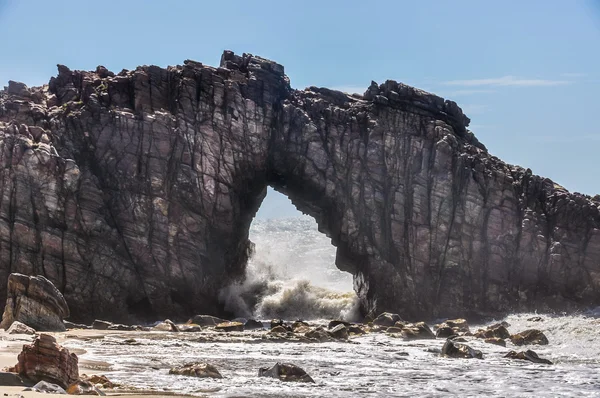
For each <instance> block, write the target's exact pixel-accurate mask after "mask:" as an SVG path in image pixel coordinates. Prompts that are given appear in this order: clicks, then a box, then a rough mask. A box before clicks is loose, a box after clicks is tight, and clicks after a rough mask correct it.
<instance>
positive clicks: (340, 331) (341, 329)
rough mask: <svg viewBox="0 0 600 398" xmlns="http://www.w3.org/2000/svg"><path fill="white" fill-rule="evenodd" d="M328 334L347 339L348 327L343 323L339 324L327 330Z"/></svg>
mask: <svg viewBox="0 0 600 398" xmlns="http://www.w3.org/2000/svg"><path fill="white" fill-rule="evenodd" d="M329 334H330V335H331V337H333V338H334V339H338V340H348V329H347V328H346V326H345V325H343V324H341V323H340V324H339V325H337V326H335V327H334V328H333V329H331V330H330V331H329Z"/></svg>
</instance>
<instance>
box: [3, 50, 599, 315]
mask: <svg viewBox="0 0 600 398" xmlns="http://www.w3.org/2000/svg"><path fill="white" fill-rule="evenodd" d="M468 124H469V119H468V118H467V117H466V116H465V115H464V114H463V112H462V110H461V109H460V108H459V107H458V106H457V105H456V103H454V102H452V101H448V100H444V99H443V98H440V97H438V96H435V95H433V94H429V93H426V92H424V91H421V90H418V89H415V88H412V87H409V86H406V85H404V84H401V83H397V82H394V81H386V82H385V83H383V84H377V83H375V82H373V83H372V84H371V86H370V87H369V88H368V89H367V90H366V92H365V93H364V95H363V96H358V95H354V96H350V95H347V94H344V93H341V92H338V91H333V90H329V89H326V88H318V87H310V88H307V89H305V90H294V89H292V88H291V86H290V82H289V80H288V78H287V77H286V76H285V74H284V69H283V67H282V66H281V65H279V64H277V63H274V62H271V61H268V60H265V59H262V58H259V57H253V56H249V55H244V56H238V55H235V54H233V53H232V52H229V51H226V52H225V53H224V54H223V57H222V60H221V65H220V67H218V68H214V67H210V66H206V65H203V64H201V63H199V62H195V61H185V62H184V65H181V66H174V67H169V68H166V69H164V68H160V67H157V66H140V67H138V68H136V69H134V70H131V71H126V70H125V71H122V72H120V73H118V74H114V73H112V72H110V71H108V70H107V69H106V68H104V67H99V68H97V69H96V70H95V71H93V72H84V71H72V70H70V69H69V68H67V67H66V66H63V65H60V66H59V67H58V75H57V76H56V77H53V78H52V79H51V80H50V83H49V85H46V86H43V87H38V88H28V87H26V86H24V85H22V84H18V83H10V84H9V87H8V88H7V90H4V91H1V92H0V163H1V166H2V167H0V238H1V239H0V280H2V279H3V277H4V279H5V278H6V277H8V275H9V274H10V273H12V272H21V273H24V274H41V275H44V276H45V277H47V278H48V279H49V280H51V281H52V282H54V283H55V284H56V286H57V287H58V288H59V289H60V291H62V292H63V294H64V295H65V298H66V300H67V302H68V303H69V306H70V308H71V312H72V318H73V320H75V321H84V320H85V321H91V320H93V319H95V318H100V317H102V318H107V319H110V320H112V321H117V322H124V321H127V322H128V323H131V322H132V321H133V320H136V319H157V318H159V317H161V318H165V317H173V318H174V319H182V318H184V317H189V315H190V314H194V313H202V312H204V313H213V314H218V313H222V314H223V315H225V311H224V306H223V304H222V303H221V302H219V300H218V297H219V291H220V290H221V289H222V288H223V287H224V286H226V285H228V284H230V283H231V282H232V281H237V280H239V279H240V278H242V277H243V275H244V269H245V265H246V263H247V258H248V255H249V252H250V243H249V241H248V230H249V226H250V223H251V221H252V219H253V217H254V215H255V213H256V211H257V209H258V207H259V206H260V203H261V201H262V199H263V198H264V196H265V194H266V187H267V185H271V186H273V187H274V188H275V189H277V190H278V191H280V192H282V193H284V194H286V195H288V196H289V197H290V199H291V200H292V202H293V203H294V204H295V205H296V206H297V207H298V208H299V209H300V210H302V211H304V212H306V213H308V214H310V215H312V216H313V217H314V218H315V219H316V221H317V223H318V225H319V228H320V230H321V231H322V232H323V233H325V234H327V235H328V236H329V237H330V238H331V241H332V243H333V244H334V245H335V246H336V247H337V255H336V264H337V266H338V267H339V268H340V269H342V270H346V271H348V272H351V273H352V274H353V275H354V286H355V287H356V290H357V293H358V296H359V299H360V301H361V306H362V311H363V314H374V313H380V312H382V311H395V312H400V315H401V316H402V317H404V318H407V319H408V318H411V319H416V318H421V319H423V318H428V317H442V316H444V317H454V316H464V317H468V316H471V315H489V314H500V313H506V312H509V311H519V310H538V311H549V310H570V309H574V308H581V307H583V306H587V305H599V304H600V261H599V260H600V229H599V227H600V210H599V208H598V207H599V205H600V203H599V202H598V201H596V200H594V199H592V198H591V197H588V196H585V195H581V194H578V193H569V192H567V191H566V190H565V189H563V188H562V187H561V186H559V185H557V184H555V183H553V182H552V181H551V180H549V179H547V178H543V177H539V176H536V175H534V174H533V173H532V172H531V170H526V169H523V168H520V167H518V166H511V165H508V164H506V163H504V162H502V161H500V160H499V159H498V158H496V157H494V156H492V155H490V154H489V153H488V151H487V150H486V148H485V147H484V146H483V145H482V144H481V143H480V142H479V141H478V140H477V139H476V138H475V136H474V135H473V134H472V132H471V131H469V130H468V129H467V127H468ZM5 296H6V291H5V290H4V288H3V287H1V288H0V297H5Z"/></svg>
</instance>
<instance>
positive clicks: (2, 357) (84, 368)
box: [0, 329, 181, 398]
mask: <svg viewBox="0 0 600 398" xmlns="http://www.w3.org/2000/svg"><path fill="white" fill-rule="evenodd" d="M48 334H51V335H52V336H54V337H55V338H56V340H57V341H58V343H59V344H62V343H63V342H64V341H65V340H68V339H90V340H91V339H102V338H104V337H105V336H107V335H110V334H120V335H122V334H123V332H122V331H100V330H84V329H78V330H69V331H67V332H62V333H48ZM34 337H35V336H33V335H32V336H29V335H23V334H12V335H11V334H7V333H6V332H5V331H4V330H1V329H0V369H4V368H7V367H9V366H14V365H15V364H16V363H17V356H18V355H19V353H20V352H21V350H22V348H23V345H24V344H29V343H31V342H32V341H33V339H34ZM70 351H71V352H74V353H75V354H77V355H78V356H80V355H81V354H83V353H84V352H85V351H83V350H76V349H75V350H70ZM108 369H109V364H107V363H106V362H97V361H90V360H82V359H80V360H79V374H80V375H82V374H86V375H95V374H97V375H101V374H103V371H105V370H108ZM24 390H25V388H24V387H19V386H0V394H1V395H2V396H8V397H24V398H28V397H53V396H59V397H60V396H64V395H62V394H47V393H39V392H34V391H24ZM102 392H104V393H105V394H106V395H107V396H127V397H130V398H136V397H147V396H154V397H172V396H174V395H176V394H169V393H159V392H156V391H132V390H127V389H123V390H121V389H119V390H104V389H103V390H102ZM177 396H181V395H178V394H177Z"/></svg>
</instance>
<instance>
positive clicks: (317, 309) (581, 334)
mask: <svg viewBox="0 0 600 398" xmlns="http://www.w3.org/2000/svg"><path fill="white" fill-rule="evenodd" d="M251 235H252V237H251V239H252V240H253V241H254V242H255V243H256V255H255V257H254V258H253V259H252V261H251V263H250V265H249V267H248V280H247V281H246V282H243V283H239V284H235V285H233V286H231V287H229V288H227V289H225V290H224V291H223V292H222V300H224V302H226V303H227V305H229V306H230V309H232V310H234V311H235V312H236V314H237V315H239V316H246V317H248V316H252V317H256V318H258V319H261V320H268V319H270V318H272V317H282V318H284V319H288V320H294V319H297V318H303V319H307V320H309V323H311V324H312V325H319V324H321V325H327V321H328V320H329V319H333V318H338V317H340V316H342V317H346V318H348V319H350V318H352V317H353V316H355V314H353V313H354V311H355V306H356V297H355V296H354V295H353V293H352V290H351V289H352V280H351V277H350V275H348V274H346V273H343V272H341V271H339V270H337V269H336V268H335V265H334V264H333V261H334V256H335V250H334V248H333V247H332V246H331V244H330V242H329V240H328V239H327V237H325V236H324V235H322V234H321V233H319V232H318V231H317V230H316V226H315V225H314V221H312V220H311V219H309V218H307V217H301V218H296V219H287V220H267V221H259V222H255V223H254V224H253V226H252V231H251ZM253 295H254V298H253ZM535 315H536V314H514V315H511V316H508V317H506V318H505V319H502V320H504V321H506V322H508V323H509V327H508V329H509V331H511V333H516V332H519V331H522V330H525V329H530V328H537V329H540V330H542V331H543V332H544V333H545V334H546V336H547V337H548V339H549V341H550V344H549V345H547V346H526V347H514V346H512V345H511V343H510V342H508V346H507V347H500V346H495V345H491V344H487V343H485V342H483V341H482V340H479V339H475V338H473V337H467V340H468V342H467V344H468V345H470V346H471V347H473V348H475V349H479V350H481V351H482V352H483V354H484V358H483V359H481V360H478V359H451V358H444V357H441V356H440V355H439V350H440V349H441V347H442V346H443V344H444V342H445V340H444V339H436V340H421V341H405V340H403V339H402V338H397V337H392V336H388V335H385V334H383V333H370V334H367V335H363V336H360V337H354V338H351V339H350V340H349V341H348V342H327V343H306V342H290V341H272V340H269V339H265V338H264V335H265V333H266V331H248V332H235V333H218V332H215V331H211V330H205V331H202V332H197V333H168V332H122V333H115V334H111V335H108V336H106V337H104V338H90V339H70V340H67V341H66V342H65V344H64V345H65V346H66V347H68V348H77V349H83V350H85V351H86V353H85V354H82V355H81V356H80V358H81V360H82V361H85V360H89V361H101V362H105V363H106V364H107V366H108V368H107V370H106V372H104V374H105V375H106V376H107V377H108V378H109V379H111V380H112V381H115V382H119V383H122V384H123V385H125V386H128V387H133V388H137V389H142V390H152V391H155V392H165V393H182V394H183V393H184V394H192V395H195V396H206V397H354V396H371V397H404V396H412V397H414V396H419V397H437V396H444V397H447V396H461V397H471V396H473V397H475V396H488V397H509V396H518V397H534V396H535V397H556V396H578V397H596V396H597V397H600V311H598V310H597V311H596V312H593V311H590V312H587V313H582V314H577V315H553V316H550V315H540V316H541V320H540V321H532V320H531V319H532V317H533V316H535ZM496 321H501V319H498V320H496ZM428 323H429V324H430V325H431V324H432V322H428ZM479 326H483V325H471V330H472V331H476V330H477V328H478V327H479ZM131 339H134V340H135V341H132V340H131ZM513 349H514V350H518V351H519V350H525V349H533V350H534V351H536V352H537V353H538V354H539V355H540V357H542V358H547V359H550V360H551V361H553V362H554V364H553V365H542V364H533V363H531V362H527V361H519V360H510V359H506V358H503V356H504V355H505V354H506V353H507V352H508V351H510V350H513ZM189 362H208V363H211V364H213V365H215V366H216V367H217V368H218V369H219V370H220V372H221V374H222V375H223V379H217V380H213V379H197V378H192V377H184V376H175V375H169V374H168V372H169V369H170V368H171V367H174V366H179V365H182V364H184V363H189ZM276 362H291V363H294V364H296V365H298V366H300V367H302V368H304V369H305V370H306V371H307V372H308V373H309V374H310V375H311V376H312V377H313V379H314V380H315V383H314V384H304V383H302V384H298V383H284V382H280V381H278V380H275V379H270V378H264V377H258V369H259V368H260V367H264V366H272V365H273V364H275V363H276Z"/></svg>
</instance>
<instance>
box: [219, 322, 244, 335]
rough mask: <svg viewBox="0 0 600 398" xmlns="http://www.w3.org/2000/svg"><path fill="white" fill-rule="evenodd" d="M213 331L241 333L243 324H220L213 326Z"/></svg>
mask: <svg viewBox="0 0 600 398" xmlns="http://www.w3.org/2000/svg"><path fill="white" fill-rule="evenodd" d="M215 329H216V330H218V331H221V332H243V331H244V324H243V323H241V322H233V321H232V322H222V323H219V324H218V325H217V326H215Z"/></svg>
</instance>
